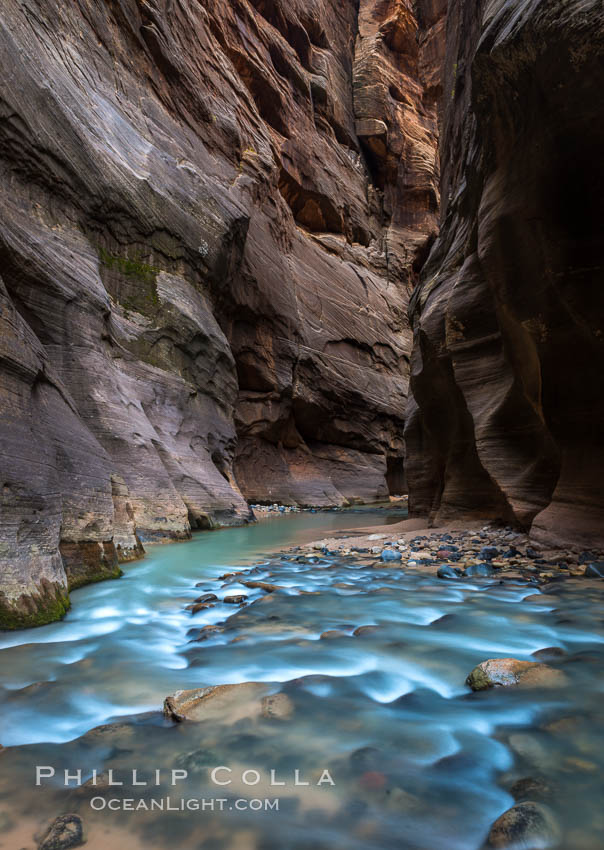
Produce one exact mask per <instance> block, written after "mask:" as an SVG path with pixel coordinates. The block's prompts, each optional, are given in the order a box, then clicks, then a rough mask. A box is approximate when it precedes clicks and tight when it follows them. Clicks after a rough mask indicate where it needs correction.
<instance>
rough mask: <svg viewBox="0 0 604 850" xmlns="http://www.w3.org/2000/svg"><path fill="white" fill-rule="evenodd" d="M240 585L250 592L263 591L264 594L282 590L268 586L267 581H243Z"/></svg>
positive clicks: (276, 586)
mask: <svg viewBox="0 0 604 850" xmlns="http://www.w3.org/2000/svg"><path fill="white" fill-rule="evenodd" d="M242 584H243V586H244V587H248V588H249V589H250V590H263V591H264V592H265V593H274V592H275V591H276V590H283V589H284V588H282V587H279V586H278V585H276V584H270V583H269V582H267V581H244V582H242ZM244 598H247V597H244ZM225 602H226V599H225Z"/></svg>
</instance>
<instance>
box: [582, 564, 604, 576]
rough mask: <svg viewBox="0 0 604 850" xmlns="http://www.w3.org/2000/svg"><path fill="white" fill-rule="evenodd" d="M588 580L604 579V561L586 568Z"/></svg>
mask: <svg viewBox="0 0 604 850" xmlns="http://www.w3.org/2000/svg"><path fill="white" fill-rule="evenodd" d="M584 575H585V577H586V578H604V561H596V562H594V563H592V564H588V565H587V566H586V567H585V573H584Z"/></svg>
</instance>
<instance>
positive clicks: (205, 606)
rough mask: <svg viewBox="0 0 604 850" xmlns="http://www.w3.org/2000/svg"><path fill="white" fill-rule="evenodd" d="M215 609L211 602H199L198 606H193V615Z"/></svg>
mask: <svg viewBox="0 0 604 850" xmlns="http://www.w3.org/2000/svg"><path fill="white" fill-rule="evenodd" d="M215 607H216V606H215V605H213V604H212V603H211V602H199V603H198V604H197V605H193V606H191V614H198V613H199V612H200V611H205V610H206V609H208V608H215Z"/></svg>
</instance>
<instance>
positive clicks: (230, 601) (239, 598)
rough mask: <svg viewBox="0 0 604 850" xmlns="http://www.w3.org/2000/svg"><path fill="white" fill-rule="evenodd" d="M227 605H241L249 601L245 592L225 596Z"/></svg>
mask: <svg viewBox="0 0 604 850" xmlns="http://www.w3.org/2000/svg"><path fill="white" fill-rule="evenodd" d="M222 601H223V602H225V603H226V604H227V605H241V604H242V602H247V596H244V595H243V594H235V595H233V596H225V597H224V599H223V600H222Z"/></svg>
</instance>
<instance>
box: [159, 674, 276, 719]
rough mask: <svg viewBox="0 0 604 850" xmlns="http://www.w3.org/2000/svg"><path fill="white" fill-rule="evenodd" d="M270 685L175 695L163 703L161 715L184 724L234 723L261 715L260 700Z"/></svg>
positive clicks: (222, 687)
mask: <svg viewBox="0 0 604 850" xmlns="http://www.w3.org/2000/svg"><path fill="white" fill-rule="evenodd" d="M268 690H270V685H265V684H263V683H259V682H243V683H241V684H238V685H215V686H212V687H207V688H192V689H190V690H182V691H176V693H174V694H171V695H170V696H168V697H166V699H165V700H164V715H165V716H166V717H168V718H169V719H170V720H175V721H176V722H178V723H180V722H182V721H183V720H193V721H201V720H220V721H224V722H235V720H238V719H241V718H244V717H246V718H250V717H254V716H259V715H261V714H262V711H263V707H262V699H263V697H265V696H267V693H266V692H267V691H268Z"/></svg>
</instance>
